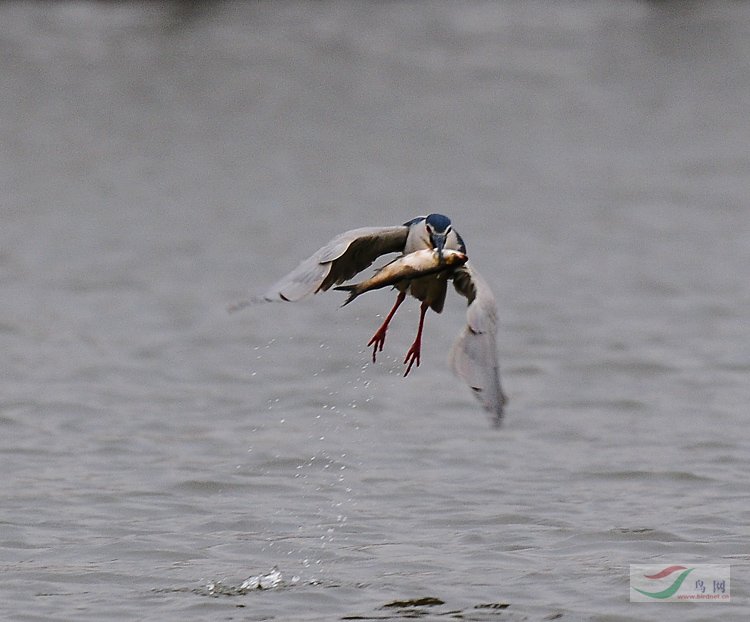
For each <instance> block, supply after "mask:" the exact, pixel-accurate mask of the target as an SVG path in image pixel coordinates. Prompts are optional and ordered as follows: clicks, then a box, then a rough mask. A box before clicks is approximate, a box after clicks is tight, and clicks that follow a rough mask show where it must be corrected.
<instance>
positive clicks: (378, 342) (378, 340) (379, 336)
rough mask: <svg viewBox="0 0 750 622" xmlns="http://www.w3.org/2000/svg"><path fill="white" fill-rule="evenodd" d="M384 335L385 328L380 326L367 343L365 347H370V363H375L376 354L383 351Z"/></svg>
mask: <svg viewBox="0 0 750 622" xmlns="http://www.w3.org/2000/svg"><path fill="white" fill-rule="evenodd" d="M385 333H386V327H385V326H381V327H380V328H379V329H378V331H377V332H376V333H375V334H374V335H373V336H372V339H370V341H368V342H367V347H368V348H369V347H370V346H372V362H373V363H374V362H375V357H376V356H377V354H378V352H382V351H383V346H384V345H385Z"/></svg>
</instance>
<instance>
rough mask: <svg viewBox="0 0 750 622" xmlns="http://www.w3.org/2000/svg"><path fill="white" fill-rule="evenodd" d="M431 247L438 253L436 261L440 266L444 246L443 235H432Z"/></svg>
mask: <svg viewBox="0 0 750 622" xmlns="http://www.w3.org/2000/svg"><path fill="white" fill-rule="evenodd" d="M432 245H433V246H434V248H435V250H436V251H437V252H438V261H439V262H440V263H441V264H442V263H443V261H444V259H443V247H444V246H445V234H444V233H433V234H432Z"/></svg>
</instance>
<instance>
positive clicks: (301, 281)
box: [234, 214, 506, 425]
mask: <svg viewBox="0 0 750 622" xmlns="http://www.w3.org/2000/svg"><path fill="white" fill-rule="evenodd" d="M425 250H431V251H434V253H435V255H436V257H437V264H444V265H445V268H444V269H441V268H440V267H439V266H438V265H433V264H432V263H430V261H429V260H428V259H427V258H426V257H424V258H423V257H418V256H416V255H415V256H414V257H415V259H417V258H419V259H420V262H422V263H420V262H417V261H413V260H411V258H410V255H411V254H412V253H418V252H420V251H425ZM453 251H455V252H457V253H459V254H463V255H466V245H465V244H464V241H463V239H461V236H460V235H459V234H458V232H457V231H456V230H455V229H454V228H453V225H452V223H451V220H450V218H448V217H447V216H443V215H442V214H430V215H429V216H420V217H418V218H414V219H412V220H410V221H408V222H405V223H404V224H403V225H400V226H395V227H363V228H359V229H352V230H351V231H346V232H344V233H341V234H340V235H337V236H336V237H335V238H333V239H332V240H331V241H330V242H328V243H327V244H326V245H325V246H323V247H322V248H320V249H319V250H318V251H316V252H315V253H313V255H312V256H311V257H308V258H307V259H305V260H304V261H302V262H301V263H300V264H299V265H298V266H297V267H296V268H295V269H294V270H292V271H291V272H290V273H289V274H287V275H286V276H284V277H282V278H281V279H280V280H279V281H277V282H276V283H274V284H273V285H272V286H271V287H270V288H268V290H267V291H266V292H265V293H263V294H262V295H261V296H260V297H259V298H256V299H255V300H264V301H269V302H273V301H286V302H295V301H298V300H302V299H303V298H306V297H308V296H310V295H312V294H317V293H318V292H324V291H327V290H329V289H330V288H331V287H334V286H337V285H340V284H341V283H344V282H345V281H348V280H349V279H351V278H352V277H354V276H355V275H356V274H358V273H360V272H362V271H363V270H365V269H366V268H367V267H369V266H370V265H372V263H373V262H374V261H375V260H376V259H377V258H378V257H380V256H381V255H387V254H389V253H401V257H399V258H397V260H395V261H394V263H396V261H400V260H403V263H404V265H405V266H406V267H405V268H404V270H403V271H402V272H400V273H399V274H400V275H401V276H400V277H399V278H392V279H391V281H392V284H393V286H394V288H395V289H396V290H398V295H397V296H396V302H395V304H394V305H393V307H392V308H391V310H390V312H389V313H388V315H387V316H386V318H385V320H384V321H383V323H382V325H381V326H380V328H378V330H377V331H376V332H375V334H374V335H373V336H372V339H370V341H369V342H368V344H367V345H368V346H372V360H373V362H375V360H376V357H377V353H378V352H382V350H383V346H384V345H385V337H386V333H387V331H388V326H389V325H390V322H391V320H392V319H393V316H394V315H395V313H396V310H397V309H398V308H399V307H400V306H401V304H402V303H403V302H404V300H405V299H406V296H407V294H408V295H411V296H413V297H414V298H416V299H418V300H419V301H420V302H421V305H420V315H419V327H418V329H417V335H416V338H415V339H414V343H412V345H411V347H410V348H409V350H408V352H407V353H406V358H405V359H404V364H405V365H407V367H406V372H405V373H404V376H407V375H409V372H410V371H411V369H412V366H413V365H414V364H415V363H416V365H417V367H419V364H420V359H421V349H422V331H423V329H424V322H425V315H426V314H427V310H428V309H432V310H433V311H435V312H436V313H440V312H441V311H442V310H443V306H444V304H445V297H446V293H447V290H448V280H449V279H450V280H452V281H453V285H454V287H455V289H456V291H457V292H458V293H459V294H461V295H462V296H464V297H465V298H466V300H467V303H468V309H467V312H466V326H465V327H464V328H463V330H462V331H461V333H460V334H459V336H458V338H457V339H456V341H455V343H454V344H453V347H452V348H451V351H450V355H449V361H450V365H451V368H452V369H453V372H454V373H455V374H456V375H457V376H459V377H460V378H462V379H463V380H464V381H465V382H466V383H467V384H468V385H469V386H470V387H471V389H472V390H473V392H474V394H475V395H476V397H477V398H478V399H479V400H480V401H481V403H482V406H483V407H484V409H485V410H487V411H488V412H489V413H491V415H492V416H493V421H494V423H495V424H496V425H497V424H499V423H500V422H501V420H502V417H503V407H504V404H505V402H506V398H505V395H504V394H503V391H502V388H501V386H500V374H499V365H498V359H497V346H496V343H495V335H496V332H497V327H496V325H497V319H496V315H497V312H496V303H495V297H494V296H493V294H492V290H491V289H490V287H489V285H487V283H486V281H485V280H484V279H483V278H482V277H481V276H480V274H479V273H478V272H477V271H476V269H475V268H474V267H473V266H472V265H471V262H470V261H467V258H466V257H463V259H462V260H461V261H455V260H454V258H453V257H451V261H450V262H449V261H446V256H447V255H448V253H450V252H453ZM449 263H450V265H448V264H449ZM428 264H429V265H428ZM459 264H460V265H459ZM414 265H416V266H417V268H416V269H414V268H413V266H414ZM388 268H389V266H388V265H386V266H385V267H384V268H383V269H381V270H385V269H388ZM407 268H408V269H407ZM391 271H392V272H393V271H396V268H393V269H392V270H391ZM385 276H388V277H390V276H392V275H391V274H390V273H388V274H386V275H385ZM383 282H385V278H384V279H383ZM368 283H369V282H364V283H361V284H357V285H358V286H360V287H359V289H355V287H357V286H347V287H344V288H341V289H345V290H346V291H349V292H350V299H349V300H347V302H346V303H344V304H347V303H348V302H351V300H353V298H354V297H356V296H351V294H352V293H354V292H358V293H363V292H364V291H368V290H369V289H375V286H368ZM388 284H391V282H388ZM382 286H383V285H381V284H378V285H377V287H382ZM337 289H338V288H337ZM357 295H358V294H357ZM247 304H249V303H247V302H245V303H240V304H239V305H235V307H234V309H238V308H241V307H243V306H246V305H247Z"/></svg>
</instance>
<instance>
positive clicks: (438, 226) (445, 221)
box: [424, 214, 451, 263]
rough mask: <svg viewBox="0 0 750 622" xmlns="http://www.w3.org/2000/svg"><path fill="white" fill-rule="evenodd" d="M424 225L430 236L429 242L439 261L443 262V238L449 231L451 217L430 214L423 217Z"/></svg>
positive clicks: (444, 238)
mask: <svg viewBox="0 0 750 622" xmlns="http://www.w3.org/2000/svg"><path fill="white" fill-rule="evenodd" d="M424 224H425V227H426V229H427V234H428V235H429V236H430V244H432V248H434V249H435V250H436V251H437V252H438V258H439V260H440V263H443V248H445V240H446V237H447V236H448V234H449V233H450V231H451V219H450V218H448V217H447V216H443V215H442V214H430V215H429V216H428V217H427V218H425V223H424Z"/></svg>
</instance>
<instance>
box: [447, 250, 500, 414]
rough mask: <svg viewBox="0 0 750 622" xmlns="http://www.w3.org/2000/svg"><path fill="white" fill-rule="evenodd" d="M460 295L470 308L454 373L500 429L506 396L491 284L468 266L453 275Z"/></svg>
mask: <svg viewBox="0 0 750 622" xmlns="http://www.w3.org/2000/svg"><path fill="white" fill-rule="evenodd" d="M453 285H454V286H455V288H456V291H457V292H458V293H459V294H461V295H462V296H465V297H466V299H467V301H468V303H469V308H468V309H467V311H466V326H465V327H464V329H463V330H462V331H461V333H460V334H459V336H458V339H456V342H455V343H454V344H453V348H452V349H451V352H450V358H449V360H450V364H451V367H452V369H453V372H454V373H455V374H456V375H457V376H458V377H460V378H462V379H463V380H464V382H466V383H467V384H468V385H469V386H470V387H471V389H472V391H474V395H476V396H477V398H478V399H479V401H481V402H482V405H483V406H484V409H485V410H487V411H489V412H490V413H492V414H493V416H494V423H495V424H496V425H499V424H500V422H501V420H502V418H503V406H504V405H505V401H506V398H505V395H504V394H503V390H502V388H501V387H500V365H499V364H498V361H497V345H496V343H495V334H496V332H497V307H496V304H495V297H494V296H493V294H492V290H491V289H490V286H489V285H488V284H487V282H486V281H485V280H484V279H483V278H482V277H481V276H480V274H479V273H478V272H477V271H476V270H475V269H474V268H473V266H471V265H470V262H467V263H466V264H464V265H463V266H462V267H460V268H458V269H457V270H456V271H455V272H454V273H453Z"/></svg>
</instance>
